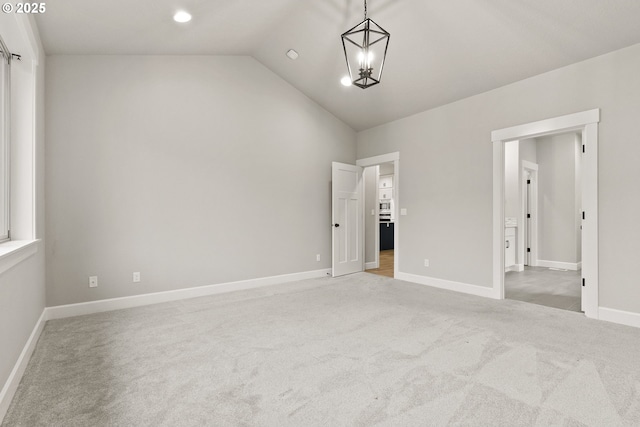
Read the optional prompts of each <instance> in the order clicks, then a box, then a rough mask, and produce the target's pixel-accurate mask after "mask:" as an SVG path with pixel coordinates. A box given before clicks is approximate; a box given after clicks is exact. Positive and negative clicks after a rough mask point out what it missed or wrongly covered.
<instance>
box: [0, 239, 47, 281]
mask: <svg viewBox="0 0 640 427" xmlns="http://www.w3.org/2000/svg"><path fill="white" fill-rule="evenodd" d="M39 242H40V240H10V241H7V242H4V243H2V244H0V274H4V272H5V271H7V270H9V269H10V268H12V267H14V266H15V265H16V264H18V263H20V262H22V261H24V260H25V259H27V258H29V257H30V256H32V255H35V254H36V253H37V252H38V246H39Z"/></svg>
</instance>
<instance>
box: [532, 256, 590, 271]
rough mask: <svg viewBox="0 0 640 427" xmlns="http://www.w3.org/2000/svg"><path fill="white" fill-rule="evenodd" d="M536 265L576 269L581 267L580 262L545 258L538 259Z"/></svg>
mask: <svg viewBox="0 0 640 427" xmlns="http://www.w3.org/2000/svg"><path fill="white" fill-rule="evenodd" d="M538 267H547V268H560V269H563V270H571V271H578V270H581V269H582V263H581V262H563V261H549V260H545V259H539V260H538Z"/></svg>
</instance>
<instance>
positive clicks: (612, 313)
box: [598, 307, 640, 328]
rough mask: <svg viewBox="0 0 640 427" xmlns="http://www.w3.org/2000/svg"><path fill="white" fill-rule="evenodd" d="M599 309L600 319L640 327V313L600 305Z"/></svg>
mask: <svg viewBox="0 0 640 427" xmlns="http://www.w3.org/2000/svg"><path fill="white" fill-rule="evenodd" d="M598 311H599V313H598V318H599V319H600V320H605V321H607V322H613V323H619V324H621V325H627V326H634V327H636V328H640V313H634V312H631V311H623V310H616V309H615V308H606V307H600V308H599V309H598Z"/></svg>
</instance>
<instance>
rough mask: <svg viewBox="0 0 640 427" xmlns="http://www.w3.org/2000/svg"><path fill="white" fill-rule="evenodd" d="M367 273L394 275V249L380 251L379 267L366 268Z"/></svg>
mask: <svg viewBox="0 0 640 427" xmlns="http://www.w3.org/2000/svg"><path fill="white" fill-rule="evenodd" d="M366 272H367V273H373V274H378V275H380V276H387V277H393V249H388V250H386V251H380V264H379V268H372V269H370V270H366Z"/></svg>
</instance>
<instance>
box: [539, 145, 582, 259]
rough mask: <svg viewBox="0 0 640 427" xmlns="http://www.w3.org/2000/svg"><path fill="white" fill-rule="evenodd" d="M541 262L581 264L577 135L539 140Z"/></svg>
mask: <svg viewBox="0 0 640 427" xmlns="http://www.w3.org/2000/svg"><path fill="white" fill-rule="evenodd" d="M537 158H538V259H539V260H546V261H557V262H569V263H576V262H579V261H580V259H579V258H578V254H577V252H576V240H577V236H576V232H577V231H576V227H575V225H576V212H578V207H577V206H576V179H575V178H576V172H575V163H576V162H575V158H576V136H575V133H568V134H562V135H554V136H547V137H543V138H537Z"/></svg>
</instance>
